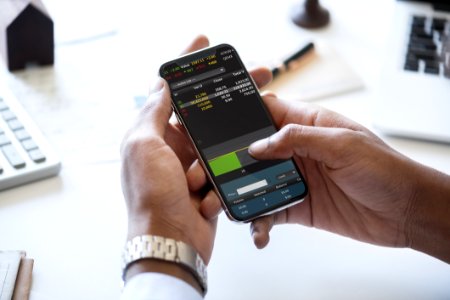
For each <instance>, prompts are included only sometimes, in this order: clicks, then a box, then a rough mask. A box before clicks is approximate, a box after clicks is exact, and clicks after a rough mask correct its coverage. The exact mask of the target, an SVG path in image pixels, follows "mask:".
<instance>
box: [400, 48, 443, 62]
mask: <svg viewBox="0 0 450 300" xmlns="http://www.w3.org/2000/svg"><path fill="white" fill-rule="evenodd" d="M408 59H426V60H438V59H439V57H438V55H437V53H436V51H432V50H421V49H411V50H410V51H409V52H408Z"/></svg>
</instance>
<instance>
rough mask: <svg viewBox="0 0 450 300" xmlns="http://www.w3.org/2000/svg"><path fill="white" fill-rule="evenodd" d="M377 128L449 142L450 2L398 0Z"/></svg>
mask: <svg viewBox="0 0 450 300" xmlns="http://www.w3.org/2000/svg"><path fill="white" fill-rule="evenodd" d="M395 5H396V10H395V13H394V20H393V22H392V26H391V27H390V28H391V32H390V37H389V39H388V42H387V43H386V57H385V59H384V62H383V64H384V66H383V69H382V72H381V80H380V86H379V94H378V95H377V97H376V99H375V100H374V109H373V111H374V116H373V121H374V126H375V127H376V128H378V129H379V130H380V131H382V132H384V133H386V134H388V135H394V136H402V137H409V138H416V139H423V140H430V141H437V142H444V143H450V116H449V114H450V71H449V67H450V49H449V48H450V40H447V39H448V37H447V36H448V35H449V33H450V11H449V8H450V1H447V0H434V1H430V0H429V1H416V2H413V1H397V2H396V4H395Z"/></svg>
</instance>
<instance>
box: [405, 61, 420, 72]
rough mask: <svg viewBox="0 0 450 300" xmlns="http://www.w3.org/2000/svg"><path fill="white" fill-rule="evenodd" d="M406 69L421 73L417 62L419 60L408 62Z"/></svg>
mask: <svg viewBox="0 0 450 300" xmlns="http://www.w3.org/2000/svg"><path fill="white" fill-rule="evenodd" d="M404 69H405V70H407V71H415V72H417V71H419V61H417V60H407V61H406V62H405V67H404Z"/></svg>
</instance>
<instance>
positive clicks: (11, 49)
mask: <svg viewBox="0 0 450 300" xmlns="http://www.w3.org/2000/svg"><path fill="white" fill-rule="evenodd" d="M0 54H1V55H2V57H3V58H4V60H5V62H6V65H7V67H8V69H9V70H10V71H14V70H19V69H24V68H25V66H26V65H27V64H28V63H33V64H40V65H51V64H53V62H54V38H53V21H52V19H51V18H50V16H49V14H48V12H47V10H46V9H45V7H44V4H43V3H42V1H41V0H1V1H0Z"/></svg>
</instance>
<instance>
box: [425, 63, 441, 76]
mask: <svg viewBox="0 0 450 300" xmlns="http://www.w3.org/2000/svg"><path fill="white" fill-rule="evenodd" d="M425 73H428V74H436V75H439V62H437V61H425Z"/></svg>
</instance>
